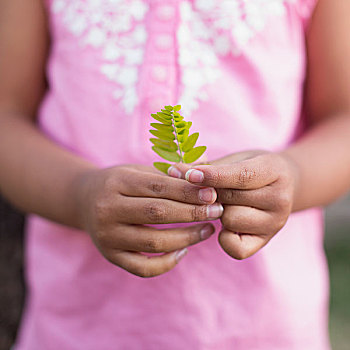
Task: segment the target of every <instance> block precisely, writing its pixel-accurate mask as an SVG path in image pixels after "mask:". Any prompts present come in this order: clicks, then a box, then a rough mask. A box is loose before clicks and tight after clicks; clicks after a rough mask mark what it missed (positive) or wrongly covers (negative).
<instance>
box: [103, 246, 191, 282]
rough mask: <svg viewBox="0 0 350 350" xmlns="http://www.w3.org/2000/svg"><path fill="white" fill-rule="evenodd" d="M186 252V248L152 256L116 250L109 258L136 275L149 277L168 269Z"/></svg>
mask: <svg viewBox="0 0 350 350" xmlns="http://www.w3.org/2000/svg"><path fill="white" fill-rule="evenodd" d="M186 254H187V249H186V248H185V249H183V250H180V251H176V252H172V253H167V254H164V255H159V256H152V257H149V256H146V255H143V254H141V253H137V252H127V251H116V252H114V254H113V255H112V257H111V258H109V260H110V261H111V262H112V263H113V264H115V265H118V266H119V267H121V268H123V269H124V270H126V271H128V272H130V273H132V274H134V275H136V276H139V277H143V278H149V277H155V276H159V275H161V274H163V273H165V272H168V271H170V270H171V269H172V268H174V267H175V266H176V264H177V263H178V262H179V261H180V260H181V259H182V258H183V257H184V256H185V255H186Z"/></svg>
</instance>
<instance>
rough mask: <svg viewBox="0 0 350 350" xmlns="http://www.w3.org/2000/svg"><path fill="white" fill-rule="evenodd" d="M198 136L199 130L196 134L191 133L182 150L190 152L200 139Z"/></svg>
mask: <svg viewBox="0 0 350 350" xmlns="http://www.w3.org/2000/svg"><path fill="white" fill-rule="evenodd" d="M198 136H199V133H198V132H195V133H194V134H192V135H190V136H189V137H188V139H187V140H186V141H185V142H184V144H183V145H182V147H181V148H182V151H184V152H189V151H190V150H191V149H192V148H193V147H194V145H195V144H196V142H197V140H198Z"/></svg>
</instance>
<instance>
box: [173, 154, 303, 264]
mask: <svg viewBox="0 0 350 350" xmlns="http://www.w3.org/2000/svg"><path fill="white" fill-rule="evenodd" d="M178 170H180V172H179V171H178ZM169 175H170V176H174V177H183V178H186V180H187V181H189V182H190V183H192V184H196V185H199V186H208V187H215V189H216V191H217V194H218V199H217V201H218V202H220V203H222V204H223V205H224V214H223V215H222V217H221V222H222V225H223V230H222V231H221V232H220V234H219V243H220V245H221V247H222V248H223V249H224V250H225V252H226V253H227V254H229V255H230V256H232V257H233V258H235V259H246V258H248V257H250V256H251V255H253V254H255V253H256V252H257V251H258V250H260V249H261V248H262V247H263V246H265V245H266V244H267V243H268V242H269V240H270V239H271V238H272V237H273V236H274V235H275V234H276V233H277V232H278V231H279V230H280V229H281V228H282V227H283V226H284V225H285V223H286V221H287V219H288V217H289V215H290V213H291V211H292V207H293V197H294V192H295V186H296V183H297V179H298V171H297V168H296V165H295V164H294V163H293V162H292V161H291V160H290V159H289V158H288V157H287V156H285V155H283V154H278V153H268V152H265V151H249V152H242V153H236V154H232V155H229V156H227V157H225V158H221V159H219V160H216V161H214V162H210V165H198V166H197V165H193V166H192V167H189V166H188V165H185V164H175V165H174V166H173V167H171V168H170V169H169Z"/></svg>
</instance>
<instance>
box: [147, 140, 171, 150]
mask: <svg viewBox="0 0 350 350" xmlns="http://www.w3.org/2000/svg"><path fill="white" fill-rule="evenodd" d="M149 140H150V141H151V142H152V143H153V144H154V145H155V146H157V147H159V148H162V149H164V150H165V151H177V149H178V147H177V144H176V143H175V142H173V141H164V140H159V139H149Z"/></svg>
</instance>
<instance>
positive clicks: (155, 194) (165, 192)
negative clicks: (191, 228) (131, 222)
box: [119, 171, 217, 204]
mask: <svg viewBox="0 0 350 350" xmlns="http://www.w3.org/2000/svg"><path fill="white" fill-rule="evenodd" d="M119 186H120V193H121V194H123V195H125V196H132V197H150V198H165V199H171V200H174V201H178V202H183V203H191V204H211V203H214V202H215V200H216V197H217V196H216V191H215V190H214V189H213V188H208V187H198V186H195V185H192V184H189V183H188V182H187V181H180V180H178V179H174V178H172V177H169V176H164V175H159V174H152V175H150V174H147V175H145V174H143V173H140V172H138V171H135V172H134V171H129V172H128V173H127V174H126V176H125V177H124V178H123V179H122V180H121V183H120V184H119Z"/></svg>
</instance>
